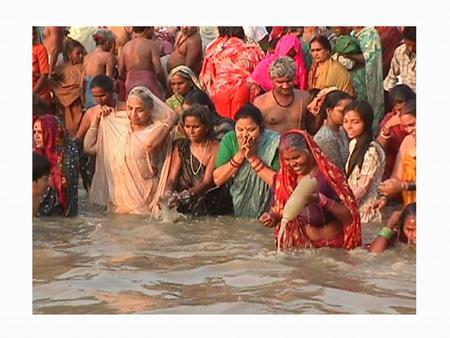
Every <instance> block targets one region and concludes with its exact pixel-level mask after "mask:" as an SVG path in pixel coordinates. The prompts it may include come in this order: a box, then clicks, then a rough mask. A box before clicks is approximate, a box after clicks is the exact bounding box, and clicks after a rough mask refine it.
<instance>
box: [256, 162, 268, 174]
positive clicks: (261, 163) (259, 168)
mask: <svg viewBox="0 0 450 338" xmlns="http://www.w3.org/2000/svg"><path fill="white" fill-rule="evenodd" d="M265 166H266V165H265V164H264V162H263V161H261V162H260V163H259V165H258V166H257V167H256V168H253V169H254V170H255V172H256V173H259V172H260V171H261V170H263V169H264V167H265Z"/></svg>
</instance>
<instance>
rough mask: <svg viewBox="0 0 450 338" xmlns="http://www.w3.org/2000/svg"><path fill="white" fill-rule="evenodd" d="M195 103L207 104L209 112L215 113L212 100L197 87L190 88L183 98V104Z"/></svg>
mask: <svg viewBox="0 0 450 338" xmlns="http://www.w3.org/2000/svg"><path fill="white" fill-rule="evenodd" d="M195 103H199V104H202V105H205V106H207V107H208V108H209V110H210V112H211V113H213V114H214V115H217V112H216V107H215V106H214V103H213V101H212V100H211V98H210V97H209V96H208V94H206V93H205V92H204V91H202V90H198V89H191V90H190V91H189V92H188V93H187V94H186V96H185V97H184V99H183V104H187V105H189V106H192V105H193V104H195Z"/></svg>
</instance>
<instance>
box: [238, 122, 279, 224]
mask: <svg viewBox="0 0 450 338" xmlns="http://www.w3.org/2000/svg"><path fill="white" fill-rule="evenodd" d="M279 140H280V134H279V133H277V132H274V131H271V130H267V129H265V130H264V131H263V133H262V134H261V138H260V140H259V143H258V150H257V154H258V157H259V158H261V159H262V160H263V161H264V163H265V164H266V165H269V166H270V164H271V163H272V162H273V160H274V157H275V156H276V155H277V149H278V143H279ZM230 194H231V197H232V199H233V207H234V214H235V215H236V216H243V217H258V216H260V215H261V214H262V213H263V212H265V211H266V210H267V209H268V208H269V206H270V201H271V199H272V193H271V187H270V186H269V185H268V184H267V183H266V182H264V181H263V179H262V178H260V177H259V176H258V174H257V173H256V172H255V171H254V170H253V169H252V167H251V166H250V164H249V163H248V161H245V162H244V164H243V165H242V166H241V167H240V168H239V170H238V172H237V173H236V175H235V176H234V179H233V184H232V185H231V188H230Z"/></svg>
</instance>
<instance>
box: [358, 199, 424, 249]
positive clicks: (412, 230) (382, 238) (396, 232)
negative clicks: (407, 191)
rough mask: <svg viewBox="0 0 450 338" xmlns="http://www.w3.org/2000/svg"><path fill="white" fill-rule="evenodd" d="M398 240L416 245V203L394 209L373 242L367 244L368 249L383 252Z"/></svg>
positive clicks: (409, 244)
mask: <svg viewBox="0 0 450 338" xmlns="http://www.w3.org/2000/svg"><path fill="white" fill-rule="evenodd" d="M396 242H402V243H405V244H408V246H412V247H414V248H415V247H416V203H411V204H408V205H407V206H405V207H404V208H403V210H399V211H394V212H393V213H392V215H391V217H390V218H389V221H388V222H387V224H386V226H384V227H382V228H381V230H380V231H379V232H378V234H377V237H376V238H375V239H374V241H373V242H372V243H370V244H367V245H366V249H367V250H369V251H370V252H374V253H381V252H383V251H384V250H386V249H387V248H388V247H389V246H391V245H393V244H394V243H396Z"/></svg>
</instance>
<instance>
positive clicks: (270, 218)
mask: <svg viewBox="0 0 450 338" xmlns="http://www.w3.org/2000/svg"><path fill="white" fill-rule="evenodd" d="M259 221H260V222H261V223H262V224H263V225H264V226H266V227H268V228H272V227H274V226H275V225H276V224H277V223H278V221H279V218H278V217H277V216H275V215H274V214H273V213H271V212H265V213H263V214H262V215H261V216H260V217H259Z"/></svg>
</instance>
